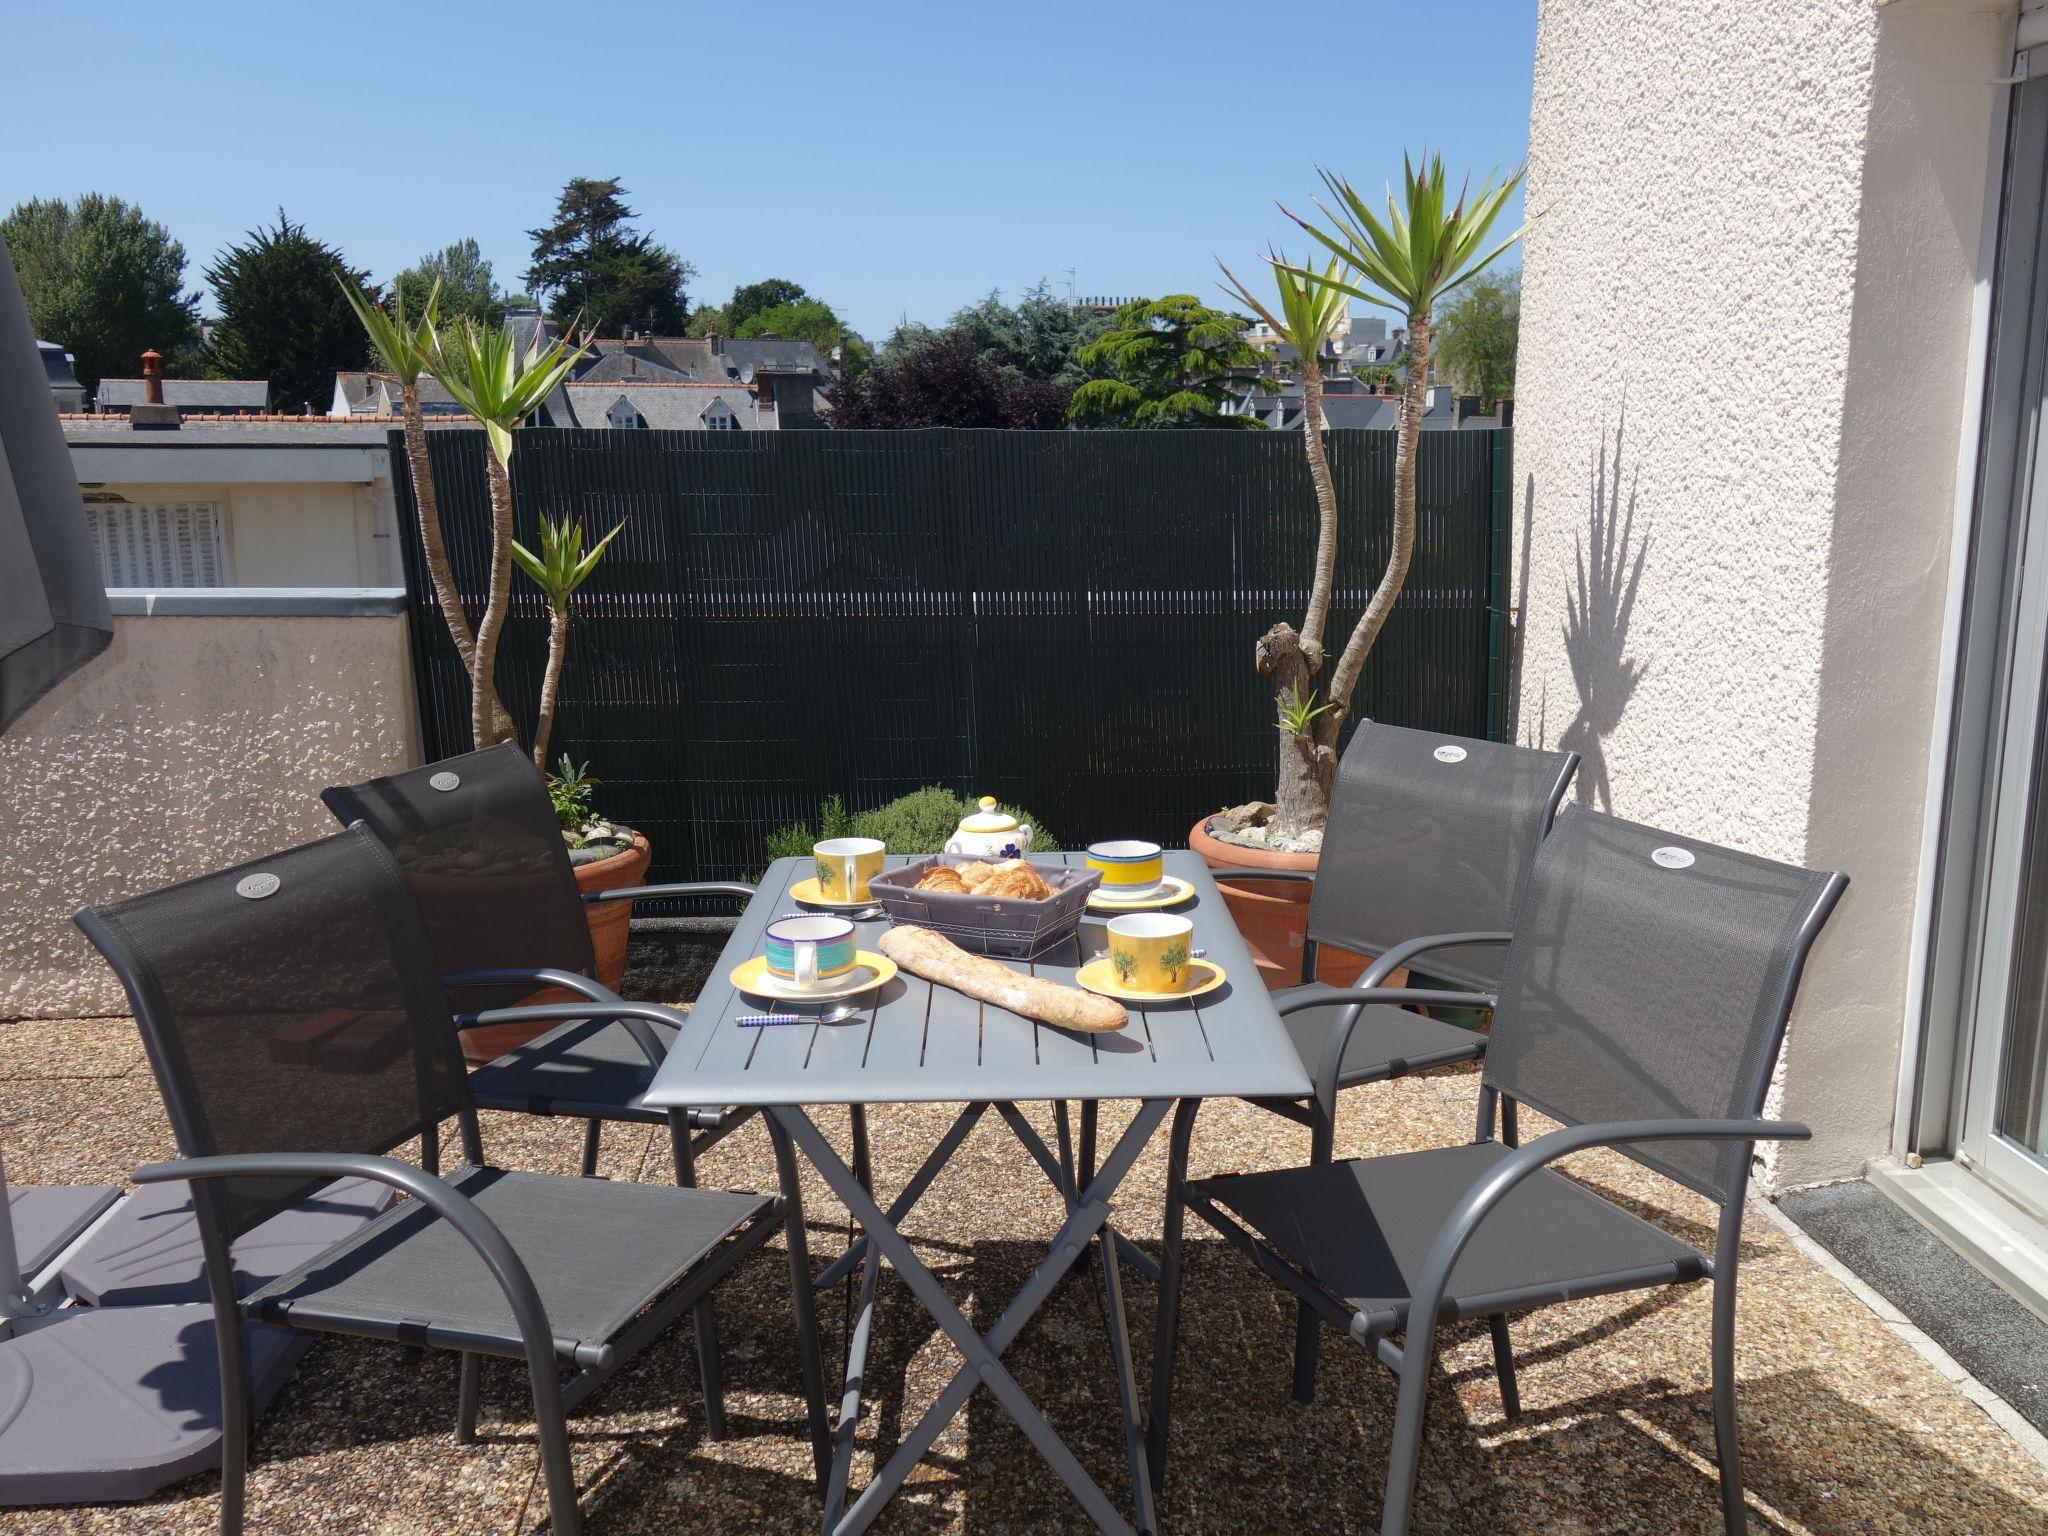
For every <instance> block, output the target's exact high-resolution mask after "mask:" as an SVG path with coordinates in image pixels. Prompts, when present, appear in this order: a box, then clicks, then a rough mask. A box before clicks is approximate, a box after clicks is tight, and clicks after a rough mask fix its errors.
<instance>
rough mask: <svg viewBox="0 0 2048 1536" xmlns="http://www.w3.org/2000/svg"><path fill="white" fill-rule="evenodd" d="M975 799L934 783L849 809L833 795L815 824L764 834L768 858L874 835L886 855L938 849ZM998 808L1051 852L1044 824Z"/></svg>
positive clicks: (1038, 848) (1038, 849)
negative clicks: (866, 807) (859, 808)
mask: <svg viewBox="0 0 2048 1536" xmlns="http://www.w3.org/2000/svg"><path fill="white" fill-rule="evenodd" d="M980 809H981V807H980V806H979V805H977V804H976V803H975V802H974V801H972V800H969V799H966V798H964V797H962V796H960V795H956V794H954V793H953V792H952V791H951V790H950V789H941V788H939V787H938V786H937V785H934V786H932V787H931V788H929V789H919V790H913V791H912V792H911V793H910V794H907V795H903V796H900V797H899V798H897V799H894V800H891V801H890V802H888V804H886V805H878V806H875V807H874V808H873V809H871V810H865V811H855V812H852V813H850V814H849V813H848V811H847V809H846V802H845V801H844V800H843V799H841V797H840V796H838V795H833V796H831V797H830V798H829V799H827V800H826V801H825V803H824V804H823V805H822V806H820V807H819V808H818V820H817V822H816V824H815V825H814V824H811V823H808V822H801V821H799V822H792V823H791V824H790V825H788V826H786V827H777V828H776V829H775V830H774V831H773V832H770V833H769V834H768V839H767V842H768V857H769V858H771V859H788V858H807V857H809V855H810V851H811V844H813V843H816V842H821V841H823V840H824V839H825V838H828V837H876V838H880V839H881V840H882V841H883V842H884V843H886V844H888V845H889V851H890V852H891V853H937V852H938V851H939V850H940V849H942V848H944V847H945V846H946V839H947V838H949V837H951V836H952V835H953V834H954V832H955V831H957V830H958V829H959V826H960V818H961V817H963V816H968V815H971V814H973V813H974V812H976V811H978V810H980ZM1002 809H1003V810H1004V811H1005V812H1007V813H1008V814H1009V815H1012V816H1014V817H1016V818H1017V820H1019V821H1020V822H1023V823H1024V824H1025V825H1026V826H1028V827H1030V828H1031V829H1032V836H1031V852H1032V853H1034V854H1039V853H1052V852H1056V851H1057V850H1058V848H1059V843H1058V842H1057V841H1055V840H1054V838H1053V835H1052V833H1050V832H1049V831H1047V830H1046V826H1045V823H1044V822H1042V821H1040V820H1039V819H1038V818H1037V817H1036V816H1034V815H1032V814H1031V812H1029V811H1027V810H1024V809H1023V808H1021V807H1019V806H1015V805H1004V806H1003V807H1002Z"/></svg>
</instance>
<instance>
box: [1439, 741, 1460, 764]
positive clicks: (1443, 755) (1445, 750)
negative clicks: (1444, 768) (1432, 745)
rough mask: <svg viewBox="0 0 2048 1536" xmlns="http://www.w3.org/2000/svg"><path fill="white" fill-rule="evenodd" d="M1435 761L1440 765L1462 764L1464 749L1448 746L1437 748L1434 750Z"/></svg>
mask: <svg viewBox="0 0 2048 1536" xmlns="http://www.w3.org/2000/svg"><path fill="white" fill-rule="evenodd" d="M1436 760H1437V761H1438V762H1440V763H1462V762H1463V761H1465V749H1464V748H1463V747H1453V746H1450V745H1448V744H1446V745H1444V746H1441V747H1438V748H1437V749H1436Z"/></svg>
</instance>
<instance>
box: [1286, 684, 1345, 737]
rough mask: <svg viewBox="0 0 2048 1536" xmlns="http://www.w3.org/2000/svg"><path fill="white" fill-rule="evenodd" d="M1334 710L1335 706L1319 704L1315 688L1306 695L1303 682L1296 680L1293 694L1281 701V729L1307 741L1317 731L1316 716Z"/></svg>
mask: <svg viewBox="0 0 2048 1536" xmlns="http://www.w3.org/2000/svg"><path fill="white" fill-rule="evenodd" d="M1334 708H1336V706H1335V705H1334V704H1318V703H1317V702H1316V691H1315V689H1313V688H1311V689H1309V691H1308V692H1307V693H1306V694H1304V693H1303V692H1302V691H1301V680H1300V679H1299V678H1296V679H1295V682H1294V687H1293V690H1292V692H1290V693H1289V694H1288V696H1287V697H1285V698H1283V699H1282V700H1281V701H1280V729H1281V731H1282V732H1284V733H1285V734H1286V735H1289V736H1293V737H1295V738H1297V739H1299V740H1302V741H1306V740H1308V738H1309V736H1310V734H1311V733H1312V732H1313V731H1314V729H1315V723H1316V716H1317V715H1320V714H1323V713H1324V712H1326V711H1328V710H1331V709H1334Z"/></svg>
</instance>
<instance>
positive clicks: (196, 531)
mask: <svg viewBox="0 0 2048 1536" xmlns="http://www.w3.org/2000/svg"><path fill="white" fill-rule="evenodd" d="M85 526H86V529H87V531H88V532H89V533H90V534H91V535H92V543H93V548H94V550H95V551H97V552H98V554H99V558H100V577H101V579H102V580H103V581H104V582H105V584H106V585H107V586H109V587H145V588H152V589H156V590H163V589H166V588H171V587H219V586H225V585H226V584H227V581H226V575H227V551H226V549H225V548H224V546H223V544H222V541H221V527H220V507H219V505H218V503H215V502H211V501H154V502H114V503H109V502H96V503H93V504H90V505H88V506H87V507H86V509H85Z"/></svg>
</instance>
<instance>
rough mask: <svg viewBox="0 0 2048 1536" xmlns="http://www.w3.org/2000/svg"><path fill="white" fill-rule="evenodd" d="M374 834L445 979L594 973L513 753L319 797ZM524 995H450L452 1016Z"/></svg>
mask: <svg viewBox="0 0 2048 1536" xmlns="http://www.w3.org/2000/svg"><path fill="white" fill-rule="evenodd" d="M320 798H321V799H322V800H323V801H324V802H325V803H326V805H327V808H328V809H329V810H330V811H332V812H334V814H335V815H336V816H337V817H339V818H340V819H341V822H342V824H343V825H344V826H346V825H347V824H349V823H351V822H355V821H362V822H366V823H368V824H369V827H370V830H371V831H373V832H375V833H376V834H377V836H378V838H379V839H381V840H382V842H383V844H384V846H385V847H387V848H389V849H390V850H391V852H392V854H393V855H394V856H395V857H396V858H397V860H398V863H399V866H400V867H401V868H402V869H404V871H405V876H406V879H408V880H410V881H411V882H412V890H413V895H414V897H415V898H416V899H417V900H418V902H419V907H420V916H421V917H422V918H423V919H424V920H425V922H426V925H427V941H428V942H429V943H430V944H432V945H433V949H434V958H435V960H436V961H437V962H438V963H439V965H440V968H441V970H442V972H443V973H444V974H445V973H448V972H453V971H490V970H509V969H515V968H524V969H527V970H532V969H534V968H536V967H540V966H549V967H552V968H554V969H556V970H563V971H581V972H585V973H589V972H590V971H591V970H592V969H593V968H594V967H595V965H596V963H597V962H596V956H595V954H593V952H592V950H591V947H590V928H589V925H588V924H587V923H586V922H585V921H584V916H583V901H582V898H581V896H579V895H578V894H577V890H576V874H575V871H574V870H573V869H572V868H571V866H570V863H569V848H568V845H567V844H566V843H564V842H563V841H562V828H561V823H560V822H559V821H557V820H556V819H555V812H554V806H553V805H552V803H551V802H550V801H549V799H548V789H547V783H546V781H545V780H543V779H542V778H541V775H540V770H539V769H537V768H535V767H534V766H533V764H532V763H531V762H529V761H528V760H527V757H526V754H525V753H523V752H521V751H520V750H519V748H518V747H517V746H516V745H515V744H514V743H512V742H504V743H501V744H500V745H498V746H495V747H489V748H486V749H485V750H484V751H482V752H470V753H466V754H464V755H463V756H461V757H451V758H447V759H444V760H443V761H441V762H438V763H428V764H427V765H426V766H425V767H424V768H412V769H408V770H407V771H406V772H404V773H394V774H389V775H386V776H385V777H384V778H381V779H370V780H368V781H367V782H365V783H362V784H351V785H348V786H345V787H342V788H336V789H329V790H326V791H324V792H322V794H321V796H320ZM532 991H533V988H532V987H531V986H528V985H523V984H513V985H510V986H495V987H461V988H451V989H449V993H448V1002H449V1006H450V1007H451V1008H452V1009H453V1010H454V1011H456V1012H458V1013H460V1012H468V1011H472V1010H477V1009H483V1008H502V1007H505V1006H507V1005H508V1004H511V1003H515V1002H517V1001H518V1000H519V999H520V998H522V997H524V996H526V995H527V994H528V993H530V992H532Z"/></svg>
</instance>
